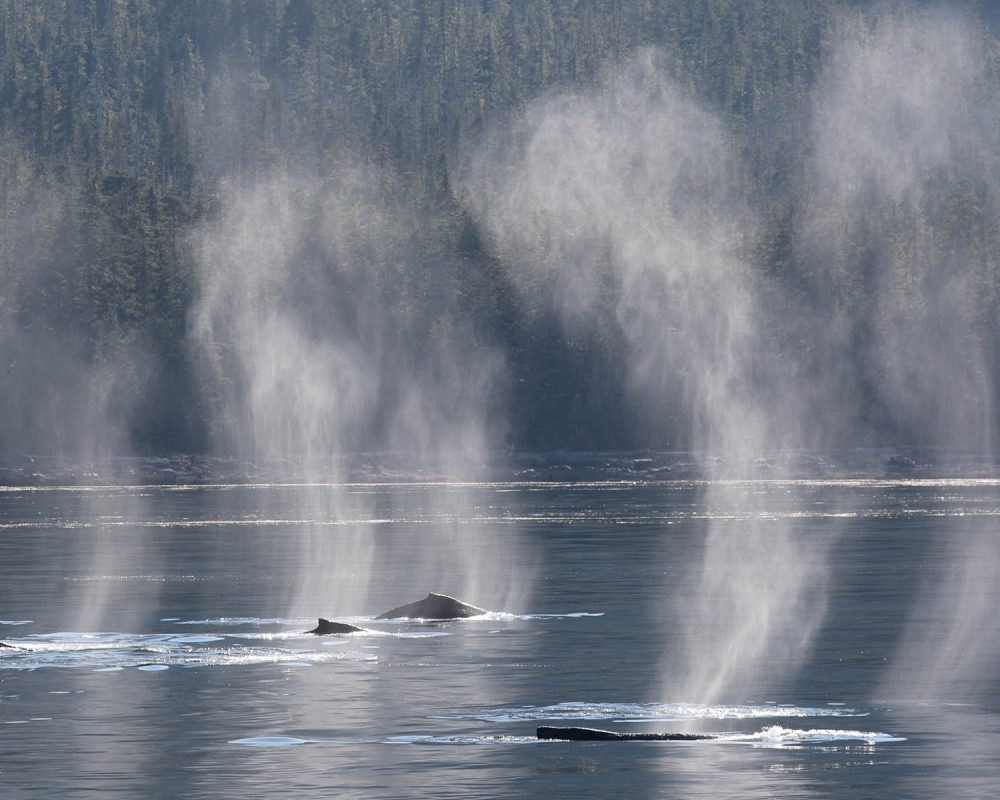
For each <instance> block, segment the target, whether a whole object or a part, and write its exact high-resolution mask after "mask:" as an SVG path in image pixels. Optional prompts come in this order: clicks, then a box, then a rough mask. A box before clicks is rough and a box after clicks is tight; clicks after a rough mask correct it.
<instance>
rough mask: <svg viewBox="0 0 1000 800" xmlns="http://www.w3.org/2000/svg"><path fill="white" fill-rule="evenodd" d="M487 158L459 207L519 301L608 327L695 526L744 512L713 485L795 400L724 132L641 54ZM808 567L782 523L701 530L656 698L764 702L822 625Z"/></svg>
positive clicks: (723, 524) (741, 491)
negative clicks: (685, 427) (696, 561)
mask: <svg viewBox="0 0 1000 800" xmlns="http://www.w3.org/2000/svg"><path fill="white" fill-rule="evenodd" d="M487 142H488V143H487V144H485V145H484V146H483V147H482V148H481V149H480V150H479V151H477V152H476V153H475V154H474V155H472V156H471V157H470V160H469V163H468V167H467V174H466V177H465V181H464V183H463V187H464V189H465V197H466V198H467V201H468V202H469V203H470V205H472V206H474V207H475V208H476V209H477V213H478V214H479V216H480V219H481V220H482V222H483V224H484V226H486V227H487V229H488V230H489V231H490V235H491V237H492V242H493V244H494V246H495V248H496V250H497V252H498V253H500V254H502V255H503V257H505V258H507V259H509V260H510V262H511V263H512V273H513V274H514V276H515V279H516V281H517V283H518V286H519V287H520V288H521V290H522V292H523V293H524V295H525V296H530V295H533V294H534V293H536V292H544V293H545V296H546V297H548V298H549V302H551V304H552V306H553V308H554V309H555V310H556V312H557V313H559V314H560V316H561V318H562V319H563V321H564V324H565V325H566V326H567V327H570V328H575V327H587V326H594V327H600V326H602V325H609V324H610V325H614V326H616V327H617V329H618V330H619V331H620V333H621V335H622V338H623V340H624V343H625V348H624V352H623V353H622V356H623V357H624V358H626V359H627V360H628V366H629V371H628V374H629V378H630V383H631V389H632V392H633V394H634V396H635V398H636V408H638V409H641V412H640V413H644V414H647V415H649V416H650V421H651V425H652V426H654V427H655V424H656V422H657V419H662V420H663V422H666V421H667V418H668V417H669V415H671V414H676V413H677V412H678V406H680V411H681V413H686V414H687V416H688V424H689V430H690V440H689V443H690V445H691V446H692V448H693V449H695V450H697V451H700V452H701V453H703V455H704V456H705V457H706V458H707V463H708V465H709V466H708V477H710V478H711V479H713V481H716V482H713V483H711V484H710V485H709V486H708V488H707V489H706V490H705V497H704V501H705V503H706V505H707V507H708V509H709V511H710V512H711V510H712V509H714V508H716V507H721V506H726V505H728V506H730V507H731V506H732V505H736V506H739V507H741V508H744V509H747V510H751V509H753V507H754V502H755V501H754V493H753V491H752V490H751V489H749V488H748V487H747V485H745V484H740V483H730V482H725V483H720V482H717V481H720V480H722V479H731V478H738V477H742V476H745V475H748V474H752V469H753V465H754V461H755V459H756V458H758V457H760V456H763V455H765V454H766V453H769V452H775V451H778V450H781V449H782V448H783V447H788V446H794V445H796V444H798V433H799V430H800V426H801V424H802V422H803V421H804V415H805V414H806V413H807V411H808V407H809V402H808V400H809V398H808V388H804V389H802V390H799V389H798V388H797V387H796V385H795V383H794V380H793V379H794V376H795V372H796V367H795V365H794V362H792V361H790V360H789V359H788V357H787V354H785V353H783V352H780V351H779V350H778V349H777V348H775V347H774V346H772V345H771V344H770V342H769V340H768V333H767V330H766V329H765V328H764V326H763V325H762V315H761V310H760V307H759V299H758V288H757V281H758V280H759V279H758V278H756V277H755V276H754V275H753V274H752V273H751V269H750V266H749V264H748V263H747V261H746V258H745V249H746V242H747V241H748V240H750V239H751V238H752V236H753V227H754V224H755V223H754V216H753V213H752V211H751V210H750V209H749V208H748V207H747V205H746V203H745V202H744V201H743V200H742V199H741V197H740V193H739V187H740V182H739V171H740V164H739V162H738V160H736V159H735V157H734V148H733V146H732V143H731V141H730V138H729V136H728V134H727V132H726V130H725V127H724V125H723V124H722V122H721V121H720V120H719V119H717V118H716V117H715V116H714V115H713V114H712V113H711V112H710V111H708V110H706V108H705V107H704V106H703V105H702V104H700V103H699V102H698V101H697V99H696V98H693V97H691V96H689V95H688V94H687V93H686V92H684V91H683V90H681V89H680V88H678V86H677V84H676V83H675V82H674V81H673V80H671V78H670V76H669V73H668V71H667V70H666V69H665V68H664V66H663V61H662V59H661V57H660V55H659V54H658V53H657V52H655V51H645V52H643V53H641V54H639V55H638V56H637V57H636V58H635V59H633V60H632V61H631V62H629V63H628V64H626V65H624V66H623V67H621V68H619V69H617V70H615V71H614V72H612V73H611V74H610V75H609V76H608V77H607V78H606V80H605V81H604V82H603V83H602V84H601V85H599V86H597V87H595V88H594V89H593V90H591V91H589V92H580V93H570V94H564V95H559V96H555V97H544V98H541V99H539V100H538V101H536V102H535V103H533V104H532V105H531V106H530V107H529V108H528V110H527V111H526V113H525V114H524V116H523V118H522V119H519V120H517V121H515V122H514V123H513V124H512V126H511V127H510V129H509V130H507V131H505V132H504V133H503V134H501V135H494V136H493V137H490V138H488V139H487ZM678 378H680V380H678ZM734 500H735V502H734ZM822 562H823V559H822V558H821V557H819V556H818V555H817V554H816V553H814V552H811V551H810V545H809V543H808V542H803V541H801V540H800V539H799V538H798V537H796V536H795V531H794V530H793V527H792V525H790V524H788V523H787V522H779V521H773V520H772V521H762V520H760V519H757V518H756V515H752V514H751V519H750V520H748V521H746V522H743V523H740V524H738V525H733V524H731V523H729V522H727V521H724V520H713V521H712V522H710V523H709V524H708V530H707V532H706V539H705V545H704V556H703V562H702V564H701V567H700V568H696V569H694V570H693V572H692V573H691V574H690V575H688V576H687V579H686V581H685V582H684V584H683V585H681V586H677V587H676V588H675V589H674V590H673V591H672V592H671V594H672V600H671V603H672V607H671V608H666V609H663V610H662V612H663V614H665V615H666V617H667V618H668V619H670V620H671V621H672V623H673V625H672V626H671V627H672V630H671V631H669V632H668V637H669V638H670V644H669V651H670V652H669V654H668V656H667V659H668V662H669V664H670V666H669V667H667V669H666V670H665V672H666V673H667V677H665V678H664V682H665V684H666V687H667V691H668V692H669V693H670V695H669V696H671V697H675V698H678V699H683V700H689V701H697V702H716V701H718V700H719V699H720V698H722V697H726V698H729V697H732V696H734V695H732V694H731V693H733V692H738V691H740V690H742V689H747V688H749V687H750V686H760V685H761V682H762V681H764V685H766V678H765V674H764V672H765V671H766V670H765V667H764V662H765V661H767V660H770V659H774V658H775V657H776V656H777V657H779V658H780V659H781V660H782V661H783V662H784V663H791V664H794V663H796V662H797V661H798V660H799V659H800V658H802V657H803V656H804V655H805V653H807V652H808V647H809V644H810V642H811V638H812V636H813V633H814V632H815V630H816V626H817V625H818V624H819V622H820V620H821V618H822V612H823V594H822V584H823V573H824V570H823V566H822ZM778 576H780V578H779V577H778ZM677 635H679V640H678V639H677V638H675V637H676V636H677ZM678 652H680V653H682V654H683V657H682V662H683V663H682V664H681V665H680V666H678V665H677V663H676V660H677V655H676V654H677V653H678Z"/></svg>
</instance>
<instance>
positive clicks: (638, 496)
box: [0, 477, 1000, 800]
mask: <svg viewBox="0 0 1000 800" xmlns="http://www.w3.org/2000/svg"><path fill="white" fill-rule="evenodd" d="M710 488H711V487H710V486H709V485H707V484H705V483H703V482H699V481H672V482H671V481H666V482H659V483H657V482H642V483H630V482H615V483H611V482H605V483H488V484H447V483H441V484H411V483H400V484H393V485H387V484H354V485H347V486H338V487H333V486H326V485H295V486H290V485H272V484H260V485H251V486H242V485H214V486H213V485H207V486H171V487H135V486H131V487H79V486H77V487H72V488H70V487H67V488H60V487H44V488H10V489H0V641H2V642H5V643H7V644H8V645H11V647H8V648H0V797H3V798H4V800H16V799H17V798H51V797H57V796H58V797H66V798H105V797H123V798H175V797H192V798H201V797H204V798H213V799H216V798H249V797H293V796H298V797H310V798H312V797H359V798H361V797H364V798H372V797H385V798H390V797H392V798H401V797H454V798H470V797H484V798H486V797H609V796H614V795H618V796H621V797H628V798H629V800H638V799H640V798H654V797H657V798H659V797H686V798H697V797H710V798H719V797H734V798H736V797H740V798H744V797H751V798H753V797H759V798H775V797H787V798H811V797H844V798H848V797H849V798H864V797H873V798H874V797H879V798H884V797H913V798H940V797H944V796H952V797H962V798H973V797H984V798H985V797H991V798H992V797H995V796H997V792H998V788H997V787H998V786H1000V663H998V661H1000V623H998V622H997V618H998V617H1000V579H998V569H997V566H996V562H997V561H998V559H1000V547H998V545H1000V482H998V481H995V480H989V479H970V480H964V479H961V478H954V477H953V478H948V479H934V478H921V479H907V478H898V479H895V478H890V479H871V480H858V479H851V480H803V481H757V482H749V483H745V484H740V485H738V486H737V487H736V488H737V491H734V492H733V493H732V494H731V495H727V494H726V493H724V492H723V493H721V494H720V493H719V492H709V489H710ZM716 488H717V487H716ZM709 496H711V497H712V498H713V499H712V502H711V503H709V502H708V501H707V500H706V497H709ZM720 497H722V500H721V501H720V499H719V498H720ZM726 497H731V498H732V502H731V503H730V504H728V505H727V502H726V499H725V498H726ZM747 497H752V498H753V502H752V503H750V504H747V503H745V502H742V501H741V498H742V499H743V500H745V499H746V498H747ZM331 498H333V499H331ZM749 524H752V525H756V526H758V527H757V530H763V531H764V538H765V540H766V534H767V531H768V529H769V526H773V529H774V530H775V532H776V533H775V535H776V536H777V535H778V534H777V532H778V531H781V532H782V534H781V535H783V536H784V535H790V536H791V537H792V538H793V539H794V541H796V542H797V543H799V544H801V545H802V546H801V547H799V548H798V549H797V550H795V551H794V552H795V553H797V556H796V560H795V563H787V562H784V563H783V562H781V561H780V560H777V559H776V561H775V563H774V565H773V567H774V569H773V573H771V574H770V575H769V576H768V579H767V580H766V581H765V582H763V584H761V585H753V586H749V587H748V588H747V590H746V598H745V602H746V604H749V605H750V606H753V604H755V603H757V602H758V601H759V594H760V593H763V594H766V595H767V597H769V598H770V599H771V600H774V599H775V598H777V599H778V601H779V602H780V599H781V596H782V595H781V591H782V586H783V583H784V582H786V581H788V580H789V577H790V576H791V575H793V574H795V573H796V571H798V570H808V574H809V575H810V576H812V577H811V579H812V580H814V581H815V583H816V585H815V587H814V588H815V596H816V597H820V598H821V599H822V603H823V608H824V609H825V610H824V613H823V616H822V621H821V623H820V624H819V626H818V627H817V628H816V629H815V630H810V631H804V630H797V626H796V625H794V624H792V625H788V626H786V627H783V628H782V629H780V630H776V631H772V632H771V633H770V634H769V636H772V637H773V642H771V641H770V640H769V647H768V648H767V649H766V651H765V653H764V655H763V656H762V657H757V658H756V659H755V660H754V662H753V663H752V664H748V665H747V674H746V680H741V681H740V682H739V688H734V689H732V690H731V691H726V690H725V689H724V690H723V691H722V693H721V695H720V696H719V697H715V698H713V699H712V701H711V702H710V703H703V702H701V701H700V698H697V697H688V696H683V695H680V694H678V693H677V691H678V690H677V688H676V687H677V686H678V685H679V684H678V683H676V682H675V681H673V680H672V677H673V676H674V675H676V674H679V673H680V672H681V671H683V670H689V671H690V670H691V669H692V665H691V664H690V663H689V661H686V659H687V658H688V655H689V649H688V648H689V645H690V638H688V639H685V638H684V637H683V636H681V633H680V631H681V628H682V627H683V622H684V619H683V617H684V613H685V609H688V608H691V607H692V606H691V605H690V604H689V601H690V599H691V595H692V593H694V592H696V591H697V580H696V578H697V575H698V574H699V570H701V569H703V567H704V565H703V564H702V559H703V557H704V555H705V553H706V541H707V537H709V536H710V535H715V536H719V535H722V536H727V535H728V536H734V537H737V536H740V535H741V531H743V530H744V528H745V526H747V525H749ZM442 531H443V532H444V534H443V535H442ZM355 550H357V551H358V552H357V558H356V560H355V559H354V556H353V554H354V551H355ZM781 552H783V553H787V552H788V550H787V548H786V549H784V550H782V551H781ZM334 562H336V563H334ZM726 568H727V569H734V567H733V565H729V566H728V567H726ZM327 576H329V577H328V579H327ZM724 577H726V576H724ZM737 578H738V575H736V574H734V576H733V579H734V580H736V579H737ZM303 586H306V587H310V588H309V590H308V591H307V592H303V591H302V587H303ZM359 587H360V588H359ZM430 591H442V592H447V593H455V594H459V593H461V594H462V596H461V599H462V600H465V601H467V602H469V603H473V604H475V605H477V606H482V607H484V608H487V609H488V610H489V613H486V614H483V615H481V616H479V617H474V618H471V619H465V620H458V621H449V622H432V621H422V620H395V621H389V622H385V621H375V620H374V619H373V618H374V617H375V616H376V615H377V614H379V613H380V612H382V611H385V610H386V609H389V608H392V607H394V606H395V605H399V604H401V603H405V602H409V601H412V600H416V599H419V598H421V597H423V596H424V595H426V594H427V593H428V592H430ZM710 600H711V598H708V601H709V602H710ZM311 602H314V603H315V605H316V607H315V608H311V607H310V603H311ZM789 602H795V601H794V599H790V600H789ZM334 605H337V606H338V607H333V606H334ZM794 611H795V609H794V608H793V609H792V612H793V613H792V614H791V618H792V619H793V621H794V619H795V613H794ZM320 616H323V617H328V618H337V619H342V620H345V621H348V622H351V623H353V624H355V625H358V626H359V627H362V628H365V629H366V631H367V632H365V633H360V634H352V635H350V636H346V637H316V636H312V635H309V634H307V633H305V631H306V630H308V629H309V628H311V627H313V626H314V625H315V624H316V619H317V617H320ZM803 626H804V623H803ZM688 636H689V637H690V634H688ZM797 636H798V637H799V640H796V637H797ZM792 640H796V641H799V644H798V645H797V648H796V649H795V650H794V652H795V653H796V654H797V655H796V657H795V658H792V657H790V656H789V655H788V654H789V652H790V650H789V648H788V647H786V646H785V645H786V644H787V643H788V642H789V641H792ZM685 642H687V644H685ZM772 644H773V647H771V646H770V645H772ZM769 654H770V655H769ZM719 657H720V658H725V657H727V656H726V655H725V654H720V656H719ZM700 666H701V665H698V664H696V665H694V668H695V669H700ZM704 668H705V669H706V670H712V669H713V668H714V665H713V664H705V665H704ZM539 725H554V726H559V725H578V726H588V727H600V728H606V729H611V730H616V731H624V732H646V731H686V732H698V733H708V734H713V735H716V736H717V737H718V738H717V739H715V740H711V741H695V742H655V741H654V742H627V741H626V742H593V743H584V742H553V741H538V740H537V739H536V738H535V729H536V727H537V726H539Z"/></svg>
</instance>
